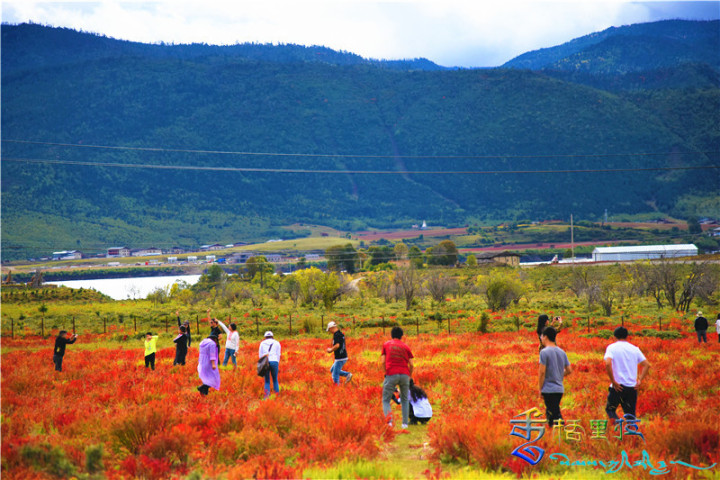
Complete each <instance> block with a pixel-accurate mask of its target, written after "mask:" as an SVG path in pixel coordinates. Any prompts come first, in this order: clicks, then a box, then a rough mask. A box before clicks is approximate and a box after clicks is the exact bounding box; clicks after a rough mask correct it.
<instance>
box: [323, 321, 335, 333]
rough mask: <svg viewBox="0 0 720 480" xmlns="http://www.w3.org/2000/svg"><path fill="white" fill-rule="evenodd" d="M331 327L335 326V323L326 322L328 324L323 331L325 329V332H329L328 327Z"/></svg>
mask: <svg viewBox="0 0 720 480" xmlns="http://www.w3.org/2000/svg"><path fill="white" fill-rule="evenodd" d="M333 327H337V323H335V322H330V323H328V326H327V328H326V329H325V331H326V332H329V331H330V329H331V328H333Z"/></svg>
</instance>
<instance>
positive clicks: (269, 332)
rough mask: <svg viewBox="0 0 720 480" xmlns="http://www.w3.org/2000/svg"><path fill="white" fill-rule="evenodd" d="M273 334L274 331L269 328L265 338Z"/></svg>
mask: <svg viewBox="0 0 720 480" xmlns="http://www.w3.org/2000/svg"><path fill="white" fill-rule="evenodd" d="M272 336H273V333H272V332H271V331H270V330H268V331H267V332H265V338H267V337H272Z"/></svg>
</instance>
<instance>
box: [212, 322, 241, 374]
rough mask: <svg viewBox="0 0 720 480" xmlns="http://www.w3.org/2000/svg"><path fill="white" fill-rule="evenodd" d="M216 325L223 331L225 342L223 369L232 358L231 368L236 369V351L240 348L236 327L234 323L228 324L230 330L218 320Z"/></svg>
mask: <svg viewBox="0 0 720 480" xmlns="http://www.w3.org/2000/svg"><path fill="white" fill-rule="evenodd" d="M217 322H218V324H219V325H220V326H221V327H222V329H223V330H225V334H226V335H227V340H226V341H225V360H223V363H222V364H223V367H224V366H226V365H227V362H228V360H229V359H230V358H232V362H233V368H237V355H236V354H237V351H238V349H239V348H240V334H239V333H238V332H237V325H235V324H234V323H231V324H230V329H228V327H226V326H225V324H224V323H223V322H221V321H220V320H218V321H217Z"/></svg>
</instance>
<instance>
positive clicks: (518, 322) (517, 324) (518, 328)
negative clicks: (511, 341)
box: [515, 317, 520, 332]
mask: <svg viewBox="0 0 720 480" xmlns="http://www.w3.org/2000/svg"><path fill="white" fill-rule="evenodd" d="M515 329H516V330H517V331H518V332H519V331H520V317H515Z"/></svg>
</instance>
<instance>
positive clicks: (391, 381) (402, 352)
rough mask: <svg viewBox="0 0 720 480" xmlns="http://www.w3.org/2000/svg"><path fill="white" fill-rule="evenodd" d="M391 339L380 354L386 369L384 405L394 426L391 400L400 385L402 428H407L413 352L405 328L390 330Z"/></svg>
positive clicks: (387, 415) (390, 422) (386, 414)
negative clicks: (405, 334)
mask: <svg viewBox="0 0 720 480" xmlns="http://www.w3.org/2000/svg"><path fill="white" fill-rule="evenodd" d="M390 336H391V337H392V339H391V340H388V341H387V342H385V344H384V345H383V347H382V354H381V355H380V364H381V366H382V368H383V369H384V371H385V380H384V381H383V392H382V405H383V413H384V414H385V418H387V419H388V425H390V426H392V420H390V412H391V411H392V409H391V407H390V400H391V399H392V397H393V393H394V392H395V387H396V386H398V387H400V402H401V405H402V428H407V426H408V422H409V416H410V405H409V402H408V392H409V390H410V377H411V376H412V372H413V362H412V359H413V354H412V352H411V351H410V347H408V346H407V345H406V344H405V343H404V342H403V341H402V340H401V338H402V336H403V329H402V328H400V327H393V329H392V331H391V332H390Z"/></svg>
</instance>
